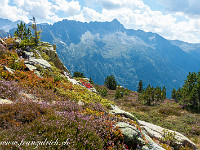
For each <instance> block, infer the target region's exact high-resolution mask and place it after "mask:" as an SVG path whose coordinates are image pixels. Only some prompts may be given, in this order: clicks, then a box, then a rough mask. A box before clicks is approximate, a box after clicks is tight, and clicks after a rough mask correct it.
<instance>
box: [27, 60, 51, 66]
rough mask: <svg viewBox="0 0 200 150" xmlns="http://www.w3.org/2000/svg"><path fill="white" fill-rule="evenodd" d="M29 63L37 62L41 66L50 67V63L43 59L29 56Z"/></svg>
mask: <svg viewBox="0 0 200 150" xmlns="http://www.w3.org/2000/svg"><path fill="white" fill-rule="evenodd" d="M28 63H29V64H38V65H40V66H43V67H44V68H51V65H50V64H49V63H48V62H47V61H46V60H44V59H34V58H31V59H30V60H29V61H28Z"/></svg>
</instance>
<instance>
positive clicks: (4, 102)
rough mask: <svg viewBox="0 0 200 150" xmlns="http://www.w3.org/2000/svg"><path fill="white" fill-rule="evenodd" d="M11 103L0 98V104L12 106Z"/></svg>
mask: <svg viewBox="0 0 200 150" xmlns="http://www.w3.org/2000/svg"><path fill="white" fill-rule="evenodd" d="M12 103H13V102H12V101H10V100H7V99H1V98H0V104H12Z"/></svg>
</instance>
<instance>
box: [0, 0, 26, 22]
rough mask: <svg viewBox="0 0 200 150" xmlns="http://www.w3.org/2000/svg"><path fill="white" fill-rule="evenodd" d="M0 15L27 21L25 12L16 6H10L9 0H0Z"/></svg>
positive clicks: (14, 19) (13, 19)
mask: <svg viewBox="0 0 200 150" xmlns="http://www.w3.org/2000/svg"><path fill="white" fill-rule="evenodd" d="M0 4H1V5H0V17H1V18H5V19H10V20H12V21H17V20H24V21H28V17H27V16H26V15H27V12H25V11H24V10H23V9H20V8H17V7H16V6H10V5H9V0H0Z"/></svg>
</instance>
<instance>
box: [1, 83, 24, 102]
mask: <svg viewBox="0 0 200 150" xmlns="http://www.w3.org/2000/svg"><path fill="white" fill-rule="evenodd" d="M19 90H20V88H19V87H18V86H17V84H16V83H14V82H13V81H0V98H2V99H10V100H14V99H16V98H17V97H18V92H19Z"/></svg>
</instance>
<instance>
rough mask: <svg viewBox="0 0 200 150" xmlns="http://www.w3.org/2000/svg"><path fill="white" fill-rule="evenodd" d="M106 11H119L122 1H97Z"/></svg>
mask: <svg viewBox="0 0 200 150" xmlns="http://www.w3.org/2000/svg"><path fill="white" fill-rule="evenodd" d="M97 1H98V2H100V3H101V4H102V6H103V8H105V9H108V10H109V9H117V8H120V7H121V6H122V1H121V0H97Z"/></svg>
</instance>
